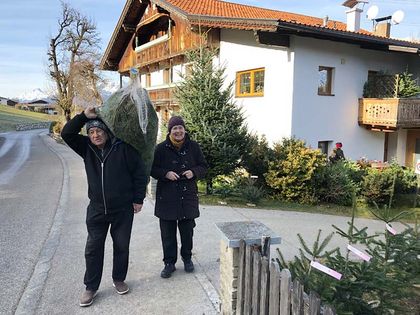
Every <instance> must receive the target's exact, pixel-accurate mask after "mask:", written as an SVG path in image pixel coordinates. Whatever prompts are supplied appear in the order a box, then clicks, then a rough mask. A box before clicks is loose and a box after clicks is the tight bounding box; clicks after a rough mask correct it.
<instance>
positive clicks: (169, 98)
mask: <svg viewBox="0 0 420 315" xmlns="http://www.w3.org/2000/svg"><path fill="white" fill-rule="evenodd" d="M147 92H148V93H149V98H150V100H151V101H152V103H153V104H154V105H155V106H173V105H176V104H177V103H176V101H175V97H174V95H173V93H174V87H165V88H160V89H147Z"/></svg>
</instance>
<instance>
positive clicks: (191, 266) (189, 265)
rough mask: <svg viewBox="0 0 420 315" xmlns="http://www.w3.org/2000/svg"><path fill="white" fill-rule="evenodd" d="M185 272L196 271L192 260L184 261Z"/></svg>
mask: <svg viewBox="0 0 420 315" xmlns="http://www.w3.org/2000/svg"><path fill="white" fill-rule="evenodd" d="M184 270H185V272H193V271H194V264H193V262H192V260H191V259H188V260H184Z"/></svg>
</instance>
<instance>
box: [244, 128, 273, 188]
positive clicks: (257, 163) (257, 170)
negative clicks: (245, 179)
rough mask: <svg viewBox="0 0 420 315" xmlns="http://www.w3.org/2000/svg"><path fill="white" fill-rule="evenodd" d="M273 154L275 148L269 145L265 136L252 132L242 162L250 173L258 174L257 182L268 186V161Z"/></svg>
mask: <svg viewBox="0 0 420 315" xmlns="http://www.w3.org/2000/svg"><path fill="white" fill-rule="evenodd" d="M272 155H273V150H272V149H271V148H270V147H269V146H268V142H267V139H266V138H265V136H262V137H259V136H258V135H255V134H251V135H249V138H248V149H247V152H246V154H245V155H244V156H243V158H242V164H243V166H244V167H245V169H246V170H247V171H248V173H249V174H251V175H255V176H258V178H257V179H256V184H257V185H260V186H267V183H266V181H265V176H264V175H265V174H266V173H267V171H268V163H269V161H270V159H271V157H272Z"/></svg>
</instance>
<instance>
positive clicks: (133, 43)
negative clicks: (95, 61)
mask: <svg viewBox="0 0 420 315" xmlns="http://www.w3.org/2000/svg"><path fill="white" fill-rule="evenodd" d="M145 2H146V1H143V3H145ZM147 2H148V4H147V7H146V8H145V9H144V11H143V16H142V17H141V19H140V22H139V23H138V24H137V25H136V26H135V30H134V33H133V34H132V37H131V39H130V41H129V43H128V45H127V46H126V47H124V48H122V47H121V48H122V49H124V54H123V56H122V58H121V60H120V62H119V64H118V71H119V72H120V73H122V74H128V71H129V69H130V68H132V67H135V68H138V69H139V70H140V72H142V73H147V72H149V70H150V68H153V69H159V68H162V67H167V66H168V65H174V64H178V63H180V62H183V60H184V58H183V57H184V55H185V53H186V52H187V51H188V50H191V49H194V48H196V47H198V46H199V44H200V41H204V43H202V44H204V45H209V46H218V44H219V30H218V29H214V30H210V31H209V32H207V33H206V39H205V40H204V39H203V36H202V35H200V31H201V32H203V30H199V29H198V28H197V27H192V26H191V24H190V22H189V21H188V20H187V19H186V18H185V17H183V16H181V15H180V14H177V13H176V12H168V11H167V10H165V9H163V8H161V7H159V6H158V5H156V4H154V3H152V2H150V1H147ZM206 31H207V29H206ZM161 65H162V67H161Z"/></svg>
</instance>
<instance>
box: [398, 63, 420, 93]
mask: <svg viewBox="0 0 420 315" xmlns="http://www.w3.org/2000/svg"><path fill="white" fill-rule="evenodd" d="M419 93H420V86H419V85H418V84H417V82H416V80H414V79H413V74H411V73H409V72H408V70H405V71H404V72H403V73H401V74H400V75H399V77H398V97H400V98H404V97H411V96H415V95H417V94H419Z"/></svg>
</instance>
